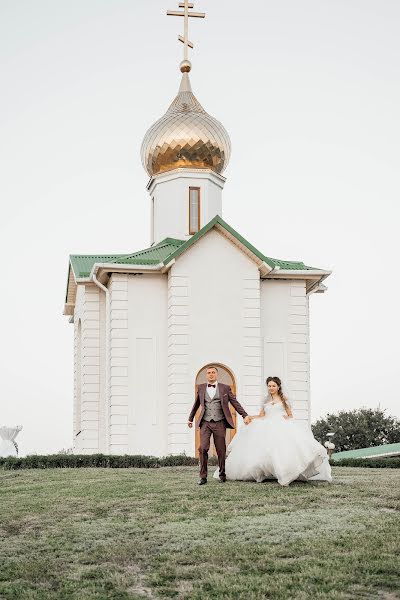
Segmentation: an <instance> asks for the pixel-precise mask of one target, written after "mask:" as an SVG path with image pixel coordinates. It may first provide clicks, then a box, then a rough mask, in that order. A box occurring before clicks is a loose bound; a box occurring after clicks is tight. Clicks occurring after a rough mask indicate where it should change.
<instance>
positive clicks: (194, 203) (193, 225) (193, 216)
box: [189, 187, 200, 235]
mask: <svg viewBox="0 0 400 600" xmlns="http://www.w3.org/2000/svg"><path fill="white" fill-rule="evenodd" d="M199 230H200V188H199V187H190V188H189V234H190V235H193V234H194V233H197V232H198V231H199Z"/></svg>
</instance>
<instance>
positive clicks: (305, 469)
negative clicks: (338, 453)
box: [214, 400, 332, 486]
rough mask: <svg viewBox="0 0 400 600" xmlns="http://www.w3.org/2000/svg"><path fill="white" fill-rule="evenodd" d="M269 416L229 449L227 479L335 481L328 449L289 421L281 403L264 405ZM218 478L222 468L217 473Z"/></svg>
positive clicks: (257, 421) (244, 431)
mask: <svg viewBox="0 0 400 600" xmlns="http://www.w3.org/2000/svg"><path fill="white" fill-rule="evenodd" d="M263 408H264V411H265V417H262V418H259V419H255V420H254V421H252V422H251V423H250V424H249V425H245V426H243V427H242V428H241V429H240V430H239V431H238V433H237V434H236V435H235V437H234V438H233V440H232V441H231V443H230V444H229V446H228V455H227V459H226V466H225V469H226V478H227V479H231V480H235V479H239V480H242V481H257V482H261V481H264V480H265V479H277V480H278V482H279V483H280V484H281V485H284V486H287V485H289V483H290V482H291V481H294V480H295V479H300V480H302V481H307V480H309V479H311V480H317V479H318V480H322V481H329V482H331V481H332V475H331V467H330V464H329V461H328V453H327V451H326V449H325V448H324V447H323V446H322V445H321V444H320V443H319V442H317V440H316V439H315V438H314V436H313V434H312V432H311V430H309V429H306V428H305V427H303V426H302V425H300V424H299V423H298V422H296V421H295V420H294V419H293V418H290V419H285V415H286V411H285V408H284V406H283V404H282V403H281V402H279V401H278V402H275V403H272V402H271V401H267V400H266V401H265V402H264V403H263ZM214 477H215V478H216V479H218V477H219V469H217V470H216V471H215V473H214Z"/></svg>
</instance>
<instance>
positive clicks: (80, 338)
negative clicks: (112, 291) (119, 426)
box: [74, 284, 101, 454]
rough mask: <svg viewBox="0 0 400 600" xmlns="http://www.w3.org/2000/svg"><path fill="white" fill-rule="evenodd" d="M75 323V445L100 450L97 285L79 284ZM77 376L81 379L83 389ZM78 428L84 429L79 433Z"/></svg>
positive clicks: (88, 451) (82, 449) (78, 449)
mask: <svg viewBox="0 0 400 600" xmlns="http://www.w3.org/2000/svg"><path fill="white" fill-rule="evenodd" d="M74 323H75V377H76V379H75V402H74V406H75V410H74V412H75V418H74V422H75V432H74V449H75V451H76V452H82V453H85V454H91V453H94V452H98V451H99V417H100V402H101V391H100V295H99V290H98V288H97V287H96V286H95V285H91V284H86V285H84V286H78V294H77V305H76V309H75V318H74ZM78 363H79V364H78ZM78 373H79V377H78ZM77 379H79V383H80V386H79V390H78V389H77ZM79 392H80V393H79ZM79 403H80V411H79ZM79 413H80V414H79ZM78 423H79V427H78ZM78 428H79V430H80V433H79V434H78V435H76V434H77V433H78V431H77V429H78Z"/></svg>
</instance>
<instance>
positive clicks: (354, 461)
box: [330, 457, 400, 469]
mask: <svg viewBox="0 0 400 600" xmlns="http://www.w3.org/2000/svg"><path fill="white" fill-rule="evenodd" d="M330 462H331V465H332V466H333V467H365V468H367V469H385V468H386V469H400V457H398V458H397V457H393V458H342V459H341V460H339V459H338V460H331V461H330Z"/></svg>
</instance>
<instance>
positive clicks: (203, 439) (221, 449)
mask: <svg viewBox="0 0 400 600" xmlns="http://www.w3.org/2000/svg"><path fill="white" fill-rule="evenodd" d="M225 434H226V422H225V419H222V420H221V421H204V420H203V421H202V422H201V425H200V446H199V457H200V477H207V463H208V451H209V449H210V440H211V435H213V436H214V445H215V449H216V451H217V456H218V466H219V476H220V477H223V478H224V477H226V475H225V455H226V443H225Z"/></svg>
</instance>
